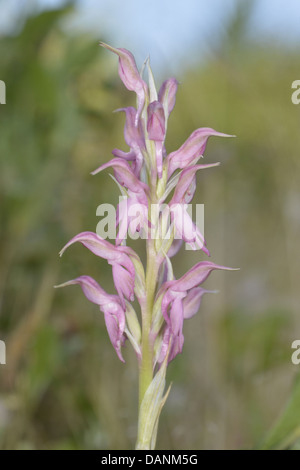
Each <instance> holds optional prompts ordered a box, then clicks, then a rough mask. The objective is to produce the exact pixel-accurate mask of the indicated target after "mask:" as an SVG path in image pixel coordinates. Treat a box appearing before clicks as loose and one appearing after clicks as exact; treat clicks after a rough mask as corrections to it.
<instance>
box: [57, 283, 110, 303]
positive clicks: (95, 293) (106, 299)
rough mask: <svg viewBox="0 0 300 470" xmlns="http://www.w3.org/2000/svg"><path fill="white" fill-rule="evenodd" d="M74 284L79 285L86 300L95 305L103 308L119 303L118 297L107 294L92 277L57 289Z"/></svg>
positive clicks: (65, 284)
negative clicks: (106, 305)
mask: <svg viewBox="0 0 300 470" xmlns="http://www.w3.org/2000/svg"><path fill="white" fill-rule="evenodd" d="M74 284H79V285H80V287H81V288H82V291H83V293H84V295H85V296H86V298H87V299H88V300H89V301H90V302H93V303H94V304H97V305H99V306H101V305H105V304H107V303H112V304H113V303H115V302H118V297H117V296H116V295H110V294H107V292H105V290H104V289H102V287H100V286H99V284H98V283H97V282H96V281H95V279H93V278H92V277H90V276H80V277H77V278H76V279H72V280H71V281H67V282H64V283H63V284H60V285H59V286H55V287H66V286H71V285H74Z"/></svg>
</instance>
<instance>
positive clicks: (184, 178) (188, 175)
mask: <svg viewBox="0 0 300 470" xmlns="http://www.w3.org/2000/svg"><path fill="white" fill-rule="evenodd" d="M218 165H220V163H219V162H218V163H211V164H207V165H194V166H192V167H189V168H185V169H184V170H183V171H182V173H181V175H180V177H179V180H178V183H177V185H176V187H175V191H174V194H173V197H172V199H171V201H170V205H172V204H177V203H184V202H186V203H189V202H190V201H191V200H192V198H193V195H194V192H195V185H194V184H193V183H194V180H195V175H196V172H197V171H198V170H204V169H205V168H212V167H214V166H218ZM191 188H192V189H191Z"/></svg>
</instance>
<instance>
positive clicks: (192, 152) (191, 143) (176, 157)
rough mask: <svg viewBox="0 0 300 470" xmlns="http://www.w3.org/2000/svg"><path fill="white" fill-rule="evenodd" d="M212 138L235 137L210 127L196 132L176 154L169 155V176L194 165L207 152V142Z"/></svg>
mask: <svg viewBox="0 0 300 470" xmlns="http://www.w3.org/2000/svg"><path fill="white" fill-rule="evenodd" d="M211 136H218V137H233V136H231V135H228V134H223V133H221V132H217V131H215V130H214V129H211V128H210V127H202V128H200V129H197V130H195V131H194V132H193V133H192V134H191V135H190V137H189V138H188V139H187V140H186V141H185V142H184V144H183V145H182V146H181V147H180V148H179V149H178V150H176V151H175V152H172V153H170V154H169V155H168V165H169V166H168V176H171V174H172V173H173V172H174V171H175V170H177V169H178V168H181V169H183V168H186V167H187V166H189V165H191V164H193V163H194V162H195V160H197V159H198V158H199V157H200V156H201V155H203V153H204V151H205V147H206V144H207V140H208V138H209V137H211Z"/></svg>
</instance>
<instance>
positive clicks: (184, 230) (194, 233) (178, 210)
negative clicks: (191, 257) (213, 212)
mask: <svg viewBox="0 0 300 470" xmlns="http://www.w3.org/2000/svg"><path fill="white" fill-rule="evenodd" d="M170 210H171V220H172V221H173V222H174V226H175V234H176V237H177V238H179V239H181V240H184V241H185V242H186V243H189V244H190V246H191V248H192V249H193V250H196V249H197V248H198V249H201V250H203V251H204V253H206V254H207V255H208V256H210V253H209V251H208V249H207V248H206V246H205V245H206V242H205V240H204V237H203V235H202V233H201V232H200V230H199V229H198V227H197V225H196V224H195V223H194V222H193V221H192V219H191V217H190V215H189V214H188V212H187V204H179V203H177V204H172V205H170Z"/></svg>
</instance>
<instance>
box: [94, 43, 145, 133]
mask: <svg viewBox="0 0 300 470" xmlns="http://www.w3.org/2000/svg"><path fill="white" fill-rule="evenodd" d="M100 45H101V46H102V47H105V48H106V49H108V50H110V51H111V52H114V53H115V54H117V55H118V56H119V75H120V78H121V80H122V82H123V83H124V85H125V86H126V88H127V89H128V90H130V91H134V92H135V93H136V94H137V99H138V111H137V116H136V120H135V124H136V125H137V124H138V118H139V116H140V115H141V112H142V109H143V107H144V103H145V96H146V94H147V93H148V87H147V84H146V83H145V82H144V80H143V79H142V78H141V76H140V74H139V72H138V69H137V66H136V63H135V59H134V57H133V55H132V54H131V52H129V51H128V50H127V49H122V48H121V49H118V48H115V47H112V46H109V45H108V44H105V43H104V42H100Z"/></svg>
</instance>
